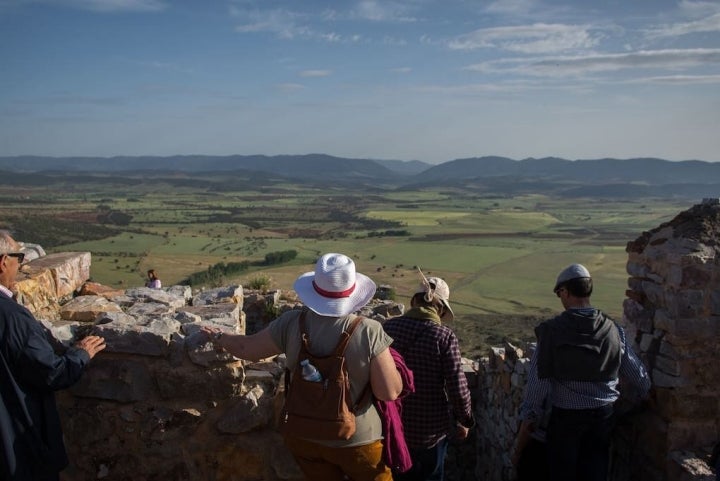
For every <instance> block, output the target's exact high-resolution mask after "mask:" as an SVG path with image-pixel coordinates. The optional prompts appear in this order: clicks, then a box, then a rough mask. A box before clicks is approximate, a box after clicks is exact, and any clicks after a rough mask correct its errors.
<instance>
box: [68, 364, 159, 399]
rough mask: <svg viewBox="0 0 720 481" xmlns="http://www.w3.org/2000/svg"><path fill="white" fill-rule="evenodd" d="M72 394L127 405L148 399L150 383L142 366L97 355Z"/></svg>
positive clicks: (146, 371) (73, 388)
mask: <svg viewBox="0 0 720 481" xmlns="http://www.w3.org/2000/svg"><path fill="white" fill-rule="evenodd" d="M71 391H72V393H73V394H74V395H75V396H81V397H92V398H96V399H106V400H109V401H117V402H121V403H128V402H137V401H143V400H146V399H148V398H150V397H151V395H152V392H153V382H152V376H151V375H150V372H149V370H148V368H147V366H146V365H145V364H144V363H142V362H140V361H136V360H131V359H111V358H109V357H105V356H104V354H103V353H100V354H99V355H98V356H96V357H95V358H94V359H93V362H92V364H91V365H90V367H89V368H88V369H87V370H86V372H85V374H84V375H83V377H82V378H81V380H80V382H78V383H77V384H76V385H75V386H74V387H72V388H71Z"/></svg>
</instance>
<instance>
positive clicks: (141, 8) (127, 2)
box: [0, 0, 168, 13]
mask: <svg viewBox="0 0 720 481" xmlns="http://www.w3.org/2000/svg"><path fill="white" fill-rule="evenodd" d="M13 4H14V5H23V4H49V5H53V6H55V7H58V6H60V7H63V6H64V7H69V8H75V9H78V10H89V11H92V12H101V13H114V12H158V11H161V10H165V9H166V8H167V7H168V4H167V3H166V2H164V1H162V0H19V1H14V2H11V1H2V2H0V6H8V5H13Z"/></svg>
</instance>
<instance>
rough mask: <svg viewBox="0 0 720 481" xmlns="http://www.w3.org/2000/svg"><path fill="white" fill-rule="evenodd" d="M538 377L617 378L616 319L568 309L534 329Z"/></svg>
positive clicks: (619, 344) (620, 348)
mask: <svg viewBox="0 0 720 481" xmlns="http://www.w3.org/2000/svg"><path fill="white" fill-rule="evenodd" d="M535 335H536V336H537V339H538V360H537V370H538V377H539V378H540V379H545V378H552V379H555V380H558V381H587V382H609V381H612V380H615V379H617V378H618V371H619V370H620V361H621V357H622V351H623V346H622V341H621V339H620V332H619V330H618V328H617V326H616V325H615V322H614V321H613V320H612V319H610V318H609V317H607V316H606V315H605V314H603V313H602V312H601V311H599V310H595V311H594V315H585V314H583V313H582V312H578V311H574V310H567V311H565V312H563V313H562V314H560V315H559V316H557V317H555V318H553V319H550V320H548V321H545V322H543V323H541V324H540V325H539V326H537V327H536V328H535Z"/></svg>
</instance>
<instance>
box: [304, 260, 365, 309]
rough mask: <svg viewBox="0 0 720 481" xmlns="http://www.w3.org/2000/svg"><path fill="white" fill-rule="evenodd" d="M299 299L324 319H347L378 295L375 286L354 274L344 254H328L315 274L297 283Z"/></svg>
mask: <svg viewBox="0 0 720 481" xmlns="http://www.w3.org/2000/svg"><path fill="white" fill-rule="evenodd" d="M293 289H295V292H296V293H297V295H298V297H299V298H300V300H301V301H302V302H303V304H305V305H306V306H307V307H308V308H310V309H311V310H312V311H314V312H316V313H318V314H320V315H321V316H335V317H341V316H346V315H348V314H350V313H352V312H355V311H357V310H359V309H360V308H362V307H363V306H364V305H365V304H367V303H368V302H369V301H370V299H372V297H373V295H374V294H375V283H374V282H373V281H372V280H371V279H370V278H369V277H367V276H365V275H363V274H360V273H359V272H356V271H355V262H353V260H352V259H350V258H349V257H348V256H346V255H343V254H336V253H330V254H325V255H323V256H322V257H320V259H318V261H317V263H316V264H315V271H314V272H306V273H305V274H303V275H301V276H300V277H298V278H297V279H296V280H295V284H294V285H293Z"/></svg>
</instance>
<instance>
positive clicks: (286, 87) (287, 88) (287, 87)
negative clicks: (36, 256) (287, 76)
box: [275, 83, 305, 92]
mask: <svg viewBox="0 0 720 481" xmlns="http://www.w3.org/2000/svg"><path fill="white" fill-rule="evenodd" d="M275 87H276V88H277V89H278V90H280V91H281V92H297V91H298V90H303V89H304V88H305V86H304V85H302V84H296V83H282V84H277V85H276V86H275Z"/></svg>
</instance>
